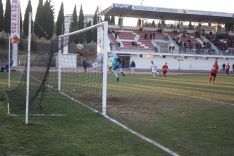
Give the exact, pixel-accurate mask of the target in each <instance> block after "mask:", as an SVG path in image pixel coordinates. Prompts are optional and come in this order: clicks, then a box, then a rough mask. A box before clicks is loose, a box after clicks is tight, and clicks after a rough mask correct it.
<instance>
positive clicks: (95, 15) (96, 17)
mask: <svg viewBox="0 0 234 156" xmlns="http://www.w3.org/2000/svg"><path fill="white" fill-rule="evenodd" d="M97 13H98V7H97V9H96V11H95V13H94V16H93V25H95V24H97V23H98V16H97ZM92 36H93V37H92V38H93V41H94V42H97V30H96V29H95V30H94V31H93V35H92Z"/></svg>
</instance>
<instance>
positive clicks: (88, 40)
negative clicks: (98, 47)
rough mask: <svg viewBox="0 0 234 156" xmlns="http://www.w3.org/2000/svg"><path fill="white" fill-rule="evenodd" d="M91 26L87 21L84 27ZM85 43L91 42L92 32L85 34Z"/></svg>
mask: <svg viewBox="0 0 234 156" xmlns="http://www.w3.org/2000/svg"><path fill="white" fill-rule="evenodd" d="M91 24H92V23H91V21H89V22H88V23H87V24H86V27H90V26H91ZM86 42H87V43H90V42H92V31H87V32H86Z"/></svg>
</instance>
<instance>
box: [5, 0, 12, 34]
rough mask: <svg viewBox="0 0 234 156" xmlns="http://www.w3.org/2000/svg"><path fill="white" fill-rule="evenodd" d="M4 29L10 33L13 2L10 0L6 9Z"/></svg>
mask: <svg viewBox="0 0 234 156" xmlns="http://www.w3.org/2000/svg"><path fill="white" fill-rule="evenodd" d="M3 25H4V26H3V27H4V31H5V32H6V33H10V28H11V2H10V0H7V1H6V9H5V16H4V24H3Z"/></svg>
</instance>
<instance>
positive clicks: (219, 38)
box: [205, 32, 234, 55]
mask: <svg viewBox="0 0 234 156" xmlns="http://www.w3.org/2000/svg"><path fill="white" fill-rule="evenodd" d="M205 36H206V38H208V39H209V40H210V41H211V42H212V43H214V45H215V46H216V47H217V48H218V49H219V52H220V54H223V55H233V54H234V36H230V35H228V34H227V33H223V34H213V33H212V32H211V33H209V34H206V35H205Z"/></svg>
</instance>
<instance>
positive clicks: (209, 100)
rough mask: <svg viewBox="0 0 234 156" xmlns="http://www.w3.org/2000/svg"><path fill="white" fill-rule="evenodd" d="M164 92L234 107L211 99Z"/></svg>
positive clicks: (231, 104)
mask: <svg viewBox="0 0 234 156" xmlns="http://www.w3.org/2000/svg"><path fill="white" fill-rule="evenodd" d="M163 92H166V93H168V94H174V95H179V96H184V97H190V98H193V99H199V100H204V101H208V102H214V103H219V104H224V105H230V106H234V104H233V103H229V102H223V101H218V100H211V99H206V98H202V97H198V96H191V95H185V94H180V93H173V92H169V91H163Z"/></svg>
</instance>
